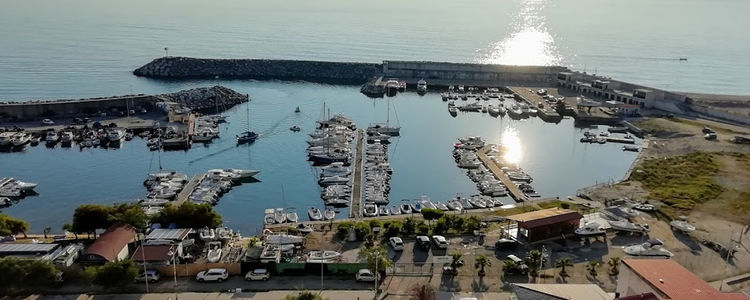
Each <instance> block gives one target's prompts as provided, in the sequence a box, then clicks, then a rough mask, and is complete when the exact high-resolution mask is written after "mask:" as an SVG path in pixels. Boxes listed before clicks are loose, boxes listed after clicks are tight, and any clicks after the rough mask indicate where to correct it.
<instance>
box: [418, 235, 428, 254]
mask: <svg viewBox="0 0 750 300" xmlns="http://www.w3.org/2000/svg"><path fill="white" fill-rule="evenodd" d="M417 246H419V248H422V250H425V251H428V250H430V238H429V237H427V236H426V235H418V236H417Z"/></svg>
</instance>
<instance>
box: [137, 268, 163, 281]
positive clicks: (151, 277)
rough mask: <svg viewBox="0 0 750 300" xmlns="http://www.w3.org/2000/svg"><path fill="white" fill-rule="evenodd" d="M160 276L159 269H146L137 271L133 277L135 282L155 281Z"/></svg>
mask: <svg viewBox="0 0 750 300" xmlns="http://www.w3.org/2000/svg"><path fill="white" fill-rule="evenodd" d="M160 278H161V275H160V274H159V271H157V270H146V271H145V272H144V271H140V272H138V277H136V278H135V281H137V282H146V281H148V282H157V281H159V279H160Z"/></svg>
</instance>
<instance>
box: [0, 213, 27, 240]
mask: <svg viewBox="0 0 750 300" xmlns="http://www.w3.org/2000/svg"><path fill="white" fill-rule="evenodd" d="M27 230H29V223H27V222H26V221H24V220H21V219H16V218H14V217H11V216H8V215H3V214H0V235H4V236H7V235H17V234H19V233H22V234H23V237H24V238H26V231H27Z"/></svg>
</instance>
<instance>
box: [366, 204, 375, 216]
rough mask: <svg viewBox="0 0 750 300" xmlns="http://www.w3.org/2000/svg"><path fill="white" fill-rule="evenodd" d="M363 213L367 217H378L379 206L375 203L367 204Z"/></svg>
mask: <svg viewBox="0 0 750 300" xmlns="http://www.w3.org/2000/svg"><path fill="white" fill-rule="evenodd" d="M362 214H364V216H365V217H377V216H378V206H377V205H375V204H365V207H364V209H363V210H362Z"/></svg>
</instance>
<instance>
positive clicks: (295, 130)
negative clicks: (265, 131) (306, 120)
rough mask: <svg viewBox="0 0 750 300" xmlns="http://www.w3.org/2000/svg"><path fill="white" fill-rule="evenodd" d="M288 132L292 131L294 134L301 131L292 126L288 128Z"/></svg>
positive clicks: (297, 127)
mask: <svg viewBox="0 0 750 300" xmlns="http://www.w3.org/2000/svg"><path fill="white" fill-rule="evenodd" d="M289 130H291V131H294V132H299V131H300V130H301V129H300V128H299V126H297V125H294V126H292V127H289Z"/></svg>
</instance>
